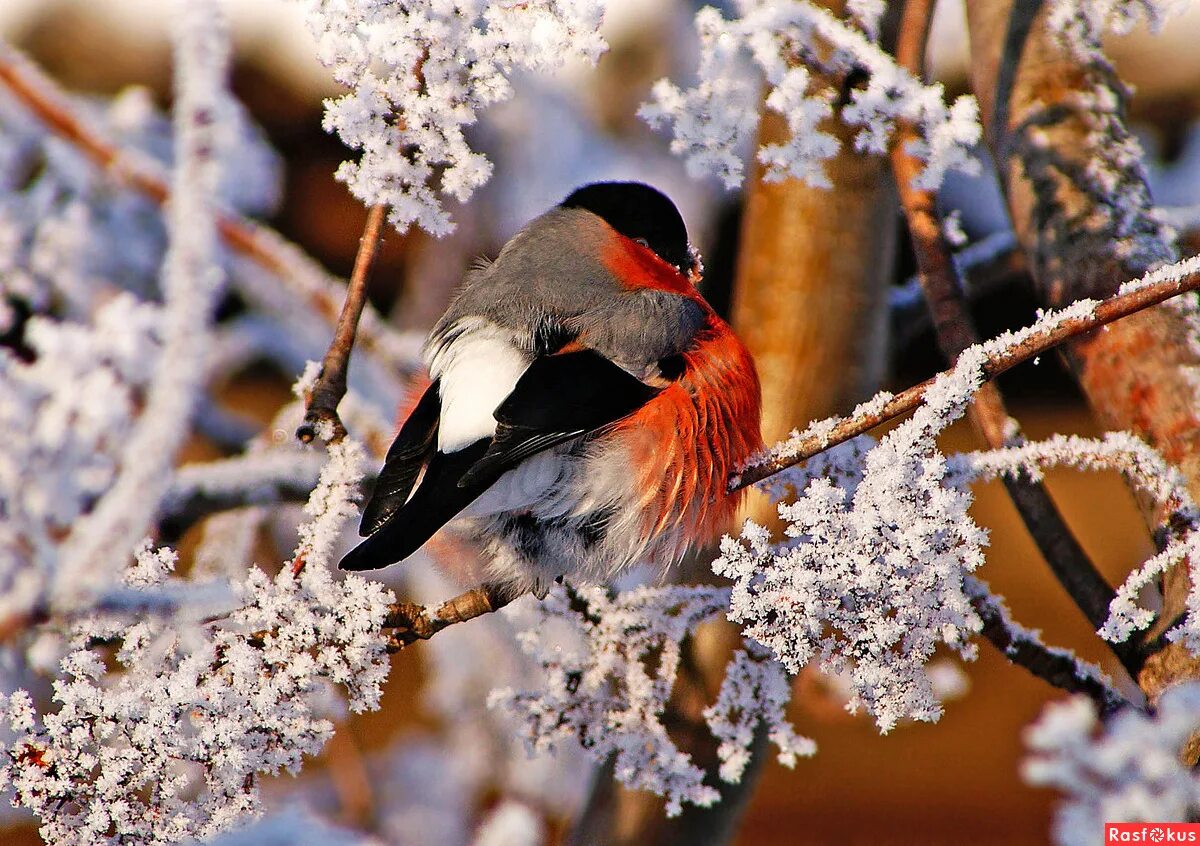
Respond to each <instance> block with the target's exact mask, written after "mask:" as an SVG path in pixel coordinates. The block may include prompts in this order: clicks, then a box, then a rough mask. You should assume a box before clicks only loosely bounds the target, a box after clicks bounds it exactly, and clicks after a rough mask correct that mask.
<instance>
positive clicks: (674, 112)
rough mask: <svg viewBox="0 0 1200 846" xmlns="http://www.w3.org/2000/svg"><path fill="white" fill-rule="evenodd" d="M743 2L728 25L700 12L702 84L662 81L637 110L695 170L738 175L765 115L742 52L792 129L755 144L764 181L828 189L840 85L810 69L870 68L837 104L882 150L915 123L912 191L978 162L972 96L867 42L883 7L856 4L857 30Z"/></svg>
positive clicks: (863, 144) (801, 11) (795, 3)
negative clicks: (825, 83) (916, 164)
mask: <svg viewBox="0 0 1200 846" xmlns="http://www.w3.org/2000/svg"><path fill="white" fill-rule="evenodd" d="M736 5H737V9H738V11H739V13H740V17H738V18H735V19H732V20H727V19H725V18H723V17H722V16H721V14H720V13H719V12H717V11H716V10H715V9H713V8H708V7H706V8H704V9H702V10H701V11H700V12H698V13H697V15H696V30H697V33H698V35H699V39H700V51H701V52H700V68H699V81H698V83H697V85H696V86H695V87H694V88H690V89H688V90H683V89H680V88H679V87H678V86H676V85H674V84H673V83H671V82H669V81H667V80H662V81H660V82H659V83H657V84H656V85H655V87H654V90H653V100H652V102H650V103H648V104H646V105H645V106H644V107H643V108H642V111H641V114H642V116H643V117H644V118H646V119H647V120H648V121H650V123H652V124H654V125H667V126H670V128H671V131H672V134H673V136H674V137H673V140H672V142H671V149H672V151H674V152H675V153H677V154H679V155H682V156H685V157H686V159H687V161H688V168H689V171H690V172H692V173H693V174H694V175H698V174H700V173H705V172H707V173H712V174H714V175H716V176H717V177H719V178H720V179H721V180H722V181H723V182H724V183H725V184H726V186H729V187H733V186H735V185H737V184H739V183H740V182H741V180H742V177H743V165H742V160H741V156H740V149H741V147H742V146H743V145H744V144H745V142H746V141H747V140H748V139H749V138H750V136H751V134H752V133H753V132H754V129H755V127H756V125H757V119H758V118H757V104H758V96H757V91H758V80H757V79H756V78H755V77H754V75H753V74H750V73H748V72H747V62H746V61H745V59H746V57H750V58H752V60H753V63H754V65H755V66H756V67H757V69H758V70H759V71H760V72H761V73H762V76H763V78H764V79H765V80H766V83H767V88H768V94H767V99H766V106H767V108H768V109H771V110H772V111H775V112H777V113H779V114H780V115H781V116H782V117H783V118H784V119H785V120H786V121H787V124H788V128H789V130H790V137H789V139H788V140H787V141H786V142H784V143H782V144H768V145H765V146H763V147H762V148H761V149H760V150H759V151H758V154H757V155H758V160H759V162H760V163H762V164H763V165H764V166H765V167H766V171H765V175H764V178H765V179H766V180H767V181H779V180H782V179H787V178H799V179H804V180H806V181H807V182H808V183H809V184H812V185H817V186H828V185H829V181H828V178H827V177H826V175H825V172H824V167H823V163H824V162H825V160H826V159H828V158H830V157H831V156H833V155H834V154H835V153H836V152H837V149H838V144H837V140H836V138H835V137H834V136H833V135H831V134H830V133H828V132H826V131H824V130H822V129H820V128H819V127H820V125H821V124H822V122H824V121H826V120H827V119H829V118H831V117H832V116H833V113H834V110H833V107H832V101H833V96H834V92H833V91H832V90H831V89H829V88H828V87H820V86H818V85H815V84H814V83H813V81H812V79H811V76H810V73H809V70H810V69H812V70H818V71H820V72H822V73H828V74H834V75H839V76H840V75H845V74H848V73H850V72H852V71H861V72H865V73H866V84H865V87H863V88H854V89H852V90H851V91H850V92H849V102H848V104H847V105H846V106H845V107H844V108H843V109H841V110H840V116H841V119H842V120H843V121H845V123H846V124H847V125H848V126H850V127H852V128H855V129H857V130H858V131H857V133H856V134H855V136H854V146H855V148H856V149H857V150H859V151H863V152H870V153H884V152H886V150H887V145H888V141H889V139H890V138H891V136H892V134H893V132H894V130H895V126H896V122H897V121H906V122H910V123H912V124H913V125H914V126H915V127H916V128H917V130H918V133H919V135H920V140H919V141H917V142H915V143H914V144H913V145H912V150H911V152H912V153H913V155H915V156H917V157H918V158H919V159H921V160H922V161H923V162H924V164H925V167H924V169H923V170H922V172H921V174H920V175H919V176H918V177H917V178H916V180H915V184H916V185H917V187H920V188H929V189H933V188H936V187H937V186H938V185H940V184H941V182H942V179H943V178H944V177H945V175H946V173H947V172H948V171H950V170H961V171H965V172H974V171H975V170H976V169H977V168H978V162H977V161H976V160H975V159H974V158H972V156H971V154H970V150H971V148H972V147H973V146H974V145H975V144H976V143H977V142H978V141H979V138H980V132H981V130H980V126H979V114H978V107H977V106H976V103H975V100H974V99H973V98H971V97H959V98H958V99H956V100H955V101H954V102H953V103H952V104H951V105H949V106H947V105H946V103H945V97H944V91H943V89H942V87H941V85H924V84H923V83H922V82H921V81H920V80H918V79H916V78H915V77H913V75H912V74H910V73H908V72H907V71H905V70H904V69H903V68H901V67H899V66H898V65H897V64H896V61H895V59H894V58H892V57H891V56H889V55H888V54H887V53H886V52H884V51H883V50H882V49H880V48H879V47H878V45H876V44H874V43H873V42H872V41H871V38H870V37H868V36H872V35H874V31H875V28H876V26H877V20H878V11H879V6H880V4H878V3H871V2H860V3H856V4H853V6H852V8H851V9H850V11H851V13H852V15H853V16H854V19H855V20H856V22H857V23H858V24H859V26H861V27H862V29H861V30H860V29H858V28H855V27H854V26H852V25H849V24H847V23H846V22H844V21H841V20H839V19H838V18H836V17H834V16H833V15H831V14H830V13H829V12H828V11H826V10H824V9H820V8H818V7H816V6H814V5H813V4H811V3H808V2H805V0H788V1H787V2H768V0H740V2H738V3H737V4H736ZM864 32H865V33H866V34H864Z"/></svg>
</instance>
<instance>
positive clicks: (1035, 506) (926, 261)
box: [891, 0, 1141, 678]
mask: <svg viewBox="0 0 1200 846" xmlns="http://www.w3.org/2000/svg"><path fill="white" fill-rule="evenodd" d="M932 13H933V4H932V3H931V2H930V0H907V2H906V3H905V4H904V11H903V16H902V19H901V22H900V34H899V38H898V39H897V44H896V60H897V62H898V64H899V65H900V66H901V67H903V68H905V69H906V70H908V71H909V72H910V73H912V74H913V75H914V76H916V77H918V78H919V77H920V75H921V73H922V69H923V68H924V65H925V45H926V43H927V41H928V34H929V24H930V20H931V18H932ZM917 140H919V134H918V132H917V130H916V128H915V127H914V126H913V125H912V124H911V123H909V122H907V121H902V122H901V123H900V124H899V125H898V127H897V130H896V143H895V144H894V145H893V147H892V151H891V159H892V168H893V171H894V172H895V176H896V185H897V188H898V190H899V195H900V204H901V207H902V208H903V209H904V214H905V217H906V218H907V219H908V228H909V232H910V233H911V235H912V242H913V250H914V253H915V255H916V259H917V267H918V279H919V280H920V284H921V289H922V291H923V293H924V295H925V301H926V304H927V305H928V307H929V312H930V314H931V315H932V318H933V326H934V331H935V333H936V335H937V340H938V346H939V347H941V350H942V353H943V354H944V355H945V356H946V358H947V359H949V360H950V361H952V362H953V361H956V360H957V359H958V357H959V355H961V354H962V352H963V351H964V350H966V349H967V348H968V347H971V346H974V345H975V344H977V343H979V340H980V339H979V334H978V332H977V331H976V329H975V326H974V323H973V321H972V320H971V315H970V313H969V312H968V310H967V305H966V297H965V294H964V293H963V291H964V287H963V282H962V279H961V278H960V274H959V271H958V268H957V267H956V265H955V263H954V258H953V256H952V254H951V249H950V244H949V243H948V241H947V239H946V235H945V232H944V230H943V227H942V221H941V219H940V217H939V215H938V213H937V198H936V196H935V195H934V193H933V192H932V191H930V190H928V189H921V188H918V187H917V186H916V184H915V179H916V178H917V176H918V175H919V174H920V171H921V162H920V160H918V159H917V158H916V157H915V156H913V155H912V154H911V153H910V152H909V150H910V149H911V145H912V143H914V142H916V141H917ZM968 413H969V414H970V417H971V420H972V422H973V423H974V424H975V427H976V429H977V430H978V431H979V433H980V434H981V435H982V436H983V439H984V440H985V441H986V442H987V444H988V446H989V447H991V448H992V449H1002V448H1004V447H1006V446H1017V445H1020V444H1022V443H1024V442H1025V436H1024V434H1022V432H1021V430H1020V427H1019V425H1018V424H1017V422H1016V420H1014V419H1013V418H1012V417H1011V416H1010V415H1009V413H1008V408H1007V406H1006V404H1005V402H1004V396H1003V395H1002V394H1001V392H1000V388H999V387H998V386H997V385H996V384H995V383H992V382H988V383H985V384H984V385H982V386H980V388H979V391H978V392H977V393H976V395H975V401H974V402H973V403H972V405H971V408H970V409H969V411H968ZM1004 486H1005V488H1006V489H1007V490H1008V494H1009V497H1010V498H1011V499H1012V502H1013V505H1014V506H1016V509H1017V512H1018V513H1019V514H1020V515H1021V520H1022V521H1023V522H1024V524H1025V528H1026V529H1027V530H1028V531H1029V534H1030V536H1031V537H1032V538H1033V540H1034V542H1035V543H1036V544H1037V546H1038V550H1039V551H1040V552H1041V553H1042V557H1043V558H1044V559H1045V560H1046V563H1047V564H1048V565H1049V567H1050V569H1051V570H1052V571H1053V572H1054V575H1055V577H1056V578H1057V579H1058V581H1059V583H1060V584H1061V585H1062V586H1063V589H1064V590H1066V592H1067V594H1068V595H1069V596H1070V597H1071V599H1072V601H1073V602H1074V603H1075V604H1076V606H1077V607H1078V608H1079V610H1080V611H1082V612H1083V614H1084V616H1085V617H1086V618H1087V621H1088V622H1089V623H1090V624H1091V626H1092V628H1093V629H1099V628H1100V627H1101V626H1102V625H1104V621H1105V620H1107V619H1108V607H1109V604H1110V603H1111V602H1112V600H1113V597H1114V596H1115V593H1114V591H1113V589H1112V586H1111V585H1109V583H1108V582H1107V581H1106V580H1105V578H1104V576H1103V575H1101V574H1100V571H1099V570H1097V569H1096V566H1095V564H1094V563H1093V562H1092V560H1091V559H1090V558H1089V557H1088V555H1087V553H1086V552H1085V551H1084V549H1083V547H1082V546H1081V545H1080V544H1079V542H1078V540H1076V538H1075V535H1074V534H1073V533H1072V532H1071V529H1070V527H1069V526H1068V525H1067V523H1066V520H1064V519H1063V516H1062V513H1061V512H1060V511H1059V510H1058V507H1057V506H1056V505H1055V504H1054V500H1053V499H1051V497H1050V494H1049V493H1048V492H1047V491H1046V488H1045V486H1044V485H1043V484H1042V483H1041V482H1040V481H1038V480H1035V479H1033V478H1031V477H1029V476H1028V475H1026V474H1021V475H1016V476H1006V477H1004ZM985 623H986V619H985ZM996 631H997V630H996V629H995V627H989V626H987V625H985V627H984V634H985V635H987V636H988V638H989V640H992V642H993V643H994V644H995V645H996V646H997V647H998V648H999V649H1000V650H1001V651H1002V652H1003V653H1004V654H1005V655H1006V656H1007V657H1008V658H1009V660H1011V661H1013V662H1014V663H1021V660H1020V659H1021V658H1022V657H1029V656H1028V653H1024V652H1020V651H1015V652H1010V651H1008V649H1007V648H1006V646H1007V645H1006V644H1005V643H999V642H997V641H996V640H995V639H994V638H993V637H992V634H993V633H995V632H996ZM1112 649H1113V652H1114V653H1115V654H1116V655H1117V657H1118V658H1119V659H1120V661H1121V664H1122V665H1123V666H1124V667H1125V669H1126V670H1127V671H1128V672H1129V674H1130V677H1132V678H1136V677H1137V672H1138V670H1139V669H1140V668H1141V661H1140V659H1139V657H1138V655H1137V649H1136V645H1135V644H1134V643H1132V642H1128V641H1127V642H1123V643H1121V644H1112ZM1027 666H1028V665H1027ZM1029 669H1031V670H1033V668H1032V667H1030V668H1029ZM1035 672H1036V671H1035Z"/></svg>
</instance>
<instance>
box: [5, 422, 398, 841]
mask: <svg viewBox="0 0 1200 846" xmlns="http://www.w3.org/2000/svg"><path fill="white" fill-rule="evenodd" d="M339 451H340V454H339ZM359 452H361V448H360V447H359V446H358V445H357V444H356V443H355V442H353V441H350V440H346V441H343V442H342V443H341V444H338V445H336V446H335V447H333V448H332V449H331V453H334V454H333V455H332V457H331V459H330V462H329V463H328V465H327V467H326V469H325V471H323V473H322V480H321V484H320V485H318V487H317V489H316V490H314V492H313V494H312V496H311V497H310V500H309V503H308V508H307V510H308V513H309V514H310V515H311V516H312V520H311V521H310V522H309V523H306V524H304V525H303V526H301V529H300V536H301V542H300V544H299V546H298V547H297V550H296V556H297V557H304V558H306V559H307V560H308V561H309V562H310V563H311V565H312V566H310V567H308V568H307V569H305V570H304V572H303V573H302V574H300V575H298V576H297V575H294V574H293V572H292V570H291V569H289V568H287V567H284V568H283V569H282V570H281V571H280V574H279V575H278V576H276V577H274V578H272V577H270V576H268V575H267V574H265V573H264V572H262V571H261V570H258V569H256V568H252V569H250V570H249V572H248V573H247V574H245V575H244V576H242V577H240V578H238V579H237V580H235V581H234V582H233V583H232V584H231V585H230V588H231V590H230V591H227V592H225V593H223V594H222V596H221V597H220V598H219V603H220V605H221V606H222V607H221V608H220V611H219V613H215V614H214V609H213V608H212V607H211V603H210V604H209V606H204V605H198V604H197V603H195V602H189V603H185V604H181V605H179V606H177V607H176V608H175V609H174V610H175V613H173V614H171V615H155V614H149V615H147V614H145V613H144V612H145V610H146V607H152V605H151V606H139V605H137V604H136V603H126V605H125V606H124V607H121V606H113V607H112V608H109V609H107V610H106V611H105V612H104V614H103V615H100V616H97V617H94V618H92V619H90V620H81V621H80V625H78V626H77V627H76V628H74V629H73V630H72V631H70V632H69V635H70V638H71V640H70V648H69V651H68V654H67V655H66V657H65V658H64V659H63V662H62V670H63V673H64V675H65V677H64V678H62V679H60V680H59V681H57V682H56V683H55V686H54V691H55V693H54V698H55V700H56V702H57V703H58V708H57V710H55V711H53V712H46V713H43V714H38V713H37V712H36V710H35V709H34V707H33V702H32V699H31V698H30V696H29V695H28V694H27V693H25V692H24V691H16V692H14V693H13V694H11V695H10V696H8V697H7V698H5V699H4V701H3V703H2V707H0V712H2V714H3V720H4V722H5V723H6V724H7V725H8V727H9V729H10V731H11V732H12V740H11V741H10V742H7V743H6V744H5V745H4V746H3V748H2V750H0V752H2V758H0V760H3V761H4V765H3V766H2V767H0V786H2V787H10V788H11V789H12V790H13V791H14V792H15V795H16V798H17V801H18V802H19V803H20V804H21V805H22V806H24V807H27V808H29V809H30V810H32V811H33V812H34V813H36V814H37V815H38V817H39V819H40V821H41V825H42V828H41V833H42V836H43V838H45V839H46V840H47V841H48V842H53V843H61V844H64V845H65V846H71V844H78V846H92V844H96V843H105V842H128V841H134V842H137V843H145V844H167V843H176V842H179V841H180V840H183V839H186V838H187V837H190V836H194V837H207V836H210V835H212V834H214V833H216V832H218V831H221V830H224V829H227V828H229V827H230V826H232V825H233V824H235V823H236V822H238V821H240V819H241V818H242V817H244V816H245V815H246V814H252V813H255V812H257V810H258V808H259V802H260V796H259V777H260V776H261V775H262V774H267V773H275V772H278V771H280V770H288V771H291V772H295V771H297V770H298V769H299V768H300V766H301V763H302V760H303V757H304V756H306V755H313V754H315V753H316V752H318V751H319V750H320V749H321V747H322V746H323V745H324V744H325V742H326V741H327V740H328V739H329V736H330V734H331V732H332V729H333V725H332V723H331V722H330V721H329V720H328V719H327V718H326V717H327V715H326V714H325V713H324V707H325V706H323V705H322V704H321V703H322V702H327V701H328V700H327V696H328V690H327V687H328V685H329V684H330V683H333V684H338V685H341V686H343V687H344V688H345V690H346V692H347V696H348V698H349V701H350V705H351V707H352V708H354V709H355V710H363V709H366V708H374V707H377V705H378V701H379V696H380V686H381V684H382V682H383V679H384V678H385V677H386V674H387V669H388V663H387V654H386V650H385V647H384V639H383V637H382V636H381V634H380V632H381V628H382V624H383V620H384V617H385V615H386V613H387V605H388V602H389V601H390V599H391V596H390V594H389V593H388V592H387V591H385V590H384V589H383V588H382V587H380V586H379V585H377V584H375V583H373V582H369V581H366V580H364V579H361V578H358V577H354V576H351V577H348V578H346V579H345V580H343V581H340V582H338V581H334V579H333V577H332V576H331V574H330V571H329V569H328V566H329V555H330V546H331V542H332V539H333V538H334V536H335V533H336V532H338V531H340V529H341V528H342V526H343V525H344V523H345V522H346V520H347V518H348V517H349V516H350V515H351V514H352V513H353V511H354V508H353V502H352V499H350V496H351V492H352V491H353V490H354V489H355V488H356V487H357V482H358V477H357V475H356V463H357V462H356V461H355V458H354V456H355V455H356V454H357V453H359ZM175 561H176V556H175V554H174V552H173V551H171V550H169V549H165V548H164V549H159V550H151V549H150V548H149V546H148V545H144V546H143V547H142V548H141V549H140V550H139V551H138V553H137V557H136V561H135V565H134V566H133V567H132V568H131V569H130V570H129V571H128V573H127V574H126V577H125V584H126V588H127V591H128V593H129V594H130V596H131V597H134V598H136V597H137V596H141V595H144V596H145V597H146V599H147V600H148V601H151V602H153V600H154V598H155V597H156V596H157V595H160V594H162V593H163V592H164V591H165V590H168V589H169V588H171V586H172V582H173V581H174V580H172V579H171V578H170V572H171V570H172V569H173V567H174V564H175ZM101 634H103V635H104V638H105V639H106V640H108V641H111V642H114V643H115V644H116V645H117V649H116V653H115V658H116V666H117V669H115V670H110V669H109V668H107V667H106V665H105V662H104V660H103V655H102V653H101V652H100V651H98V649H97V648H95V647H94V646H92V645H91V644H92V642H93V640H94V639H95V638H96V637H97V636H99V635H101ZM110 836H112V837H115V838H117V840H116V841H110V840H109V839H108V838H109V837H110Z"/></svg>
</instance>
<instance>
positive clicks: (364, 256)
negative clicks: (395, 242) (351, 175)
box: [296, 203, 387, 443]
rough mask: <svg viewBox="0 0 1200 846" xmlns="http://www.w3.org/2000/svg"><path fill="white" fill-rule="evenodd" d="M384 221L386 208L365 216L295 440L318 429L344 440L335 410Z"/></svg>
mask: <svg viewBox="0 0 1200 846" xmlns="http://www.w3.org/2000/svg"><path fill="white" fill-rule="evenodd" d="M386 220H387V206H385V205H383V204H382V203H380V204H376V205H374V206H371V208H370V211H368V212H367V224H366V226H365V227H364V229H363V234H362V238H360V239H359V242H358V254H357V255H356V256H355V257H354V270H353V272H352V273H351V274H350V284H349V286H348V287H347V288H346V300H345V302H344V303H342V310H341V313H340V315H339V316H338V322H337V327H336V328H335V329H334V333H333V340H332V341H330V342H329V349H328V350H327V351H326V353H325V359H324V360H323V361H322V362H321V372H320V374H319V375H318V376H317V381H316V384H314V385H313V386H312V389H311V390H310V391H309V394H308V397H307V399H308V407H307V408H306V409H305V411H304V423H303V424H302V425H301V426H300V428H299V429H297V430H296V437H297V438H299V439H300V440H301V441H303V442H304V443H310V442H311V441H312V440H313V438H315V437H316V436H317V430H318V428H319V427H320V426H322V425H328V426H329V427H331V431H332V433H333V435H332V438H331V440H332V441H334V442H336V441H340V440H341V439H342V438H344V437H346V427H345V426H344V425H342V419H341V418H340V417H338V413H337V407H338V403H340V402H341V401H342V397H344V396H346V372H347V370H348V369H349V367H350V352H351V350H353V349H354V338H355V336H356V334H357V333H358V321H359V318H360V317H361V316H362V312H363V307H364V306H365V305H366V304H367V280H368V279H370V276H371V266H372V265H373V264H374V263H375V255H376V254H377V253H378V252H379V243H380V241H381V240H382V239H383V225H384V222H385V221H386Z"/></svg>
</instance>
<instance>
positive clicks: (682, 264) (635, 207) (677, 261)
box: [560, 182, 696, 276]
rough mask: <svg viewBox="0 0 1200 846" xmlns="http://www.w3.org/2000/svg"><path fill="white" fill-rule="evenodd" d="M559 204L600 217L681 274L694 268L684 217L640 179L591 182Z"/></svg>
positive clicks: (686, 274)
mask: <svg viewBox="0 0 1200 846" xmlns="http://www.w3.org/2000/svg"><path fill="white" fill-rule="evenodd" d="M560 205H561V206H562V207H563V208H567V209H584V210H586V211H590V212H592V213H593V214H595V215H597V216H599V217H600V218H602V219H603V220H604V222H605V223H607V224H608V225H609V226H611V227H612V228H613V229H615V230H617V231H618V232H620V233H621V234H622V235H624V236H625V237H626V238H631V239H633V240H635V241H640V242H642V243H644V244H645V245H646V246H647V247H649V248H650V249H651V250H653V251H654V253H655V254H656V255H658V256H659V257H660V258H661V259H663V261H665V262H667V263H668V264H671V265H674V266H675V267H676V268H677V269H678V270H679V272H680V273H682V274H683V275H684V276H688V275H689V274H691V273H692V272H693V271H694V270H695V269H696V256H695V254H694V253H693V251H692V248H691V245H690V244H688V236H687V228H686V227H685V226H684V224H683V216H682V215H680V214H679V209H677V208H675V204H674V203H672V202H671V201H670V199H668V198H667V195H666V194H664V193H663V192H661V191H659V190H658V189H657V188H651V187H650V186H649V185H643V184H642V183H641V182H593V183H592V184H591V185H584V186H583V187H582V188H578V189H576V190H575V191H574V192H573V193H572V194H571V196H569V197H567V198H566V199H565V200H563V201H562V203H561V204H560Z"/></svg>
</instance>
